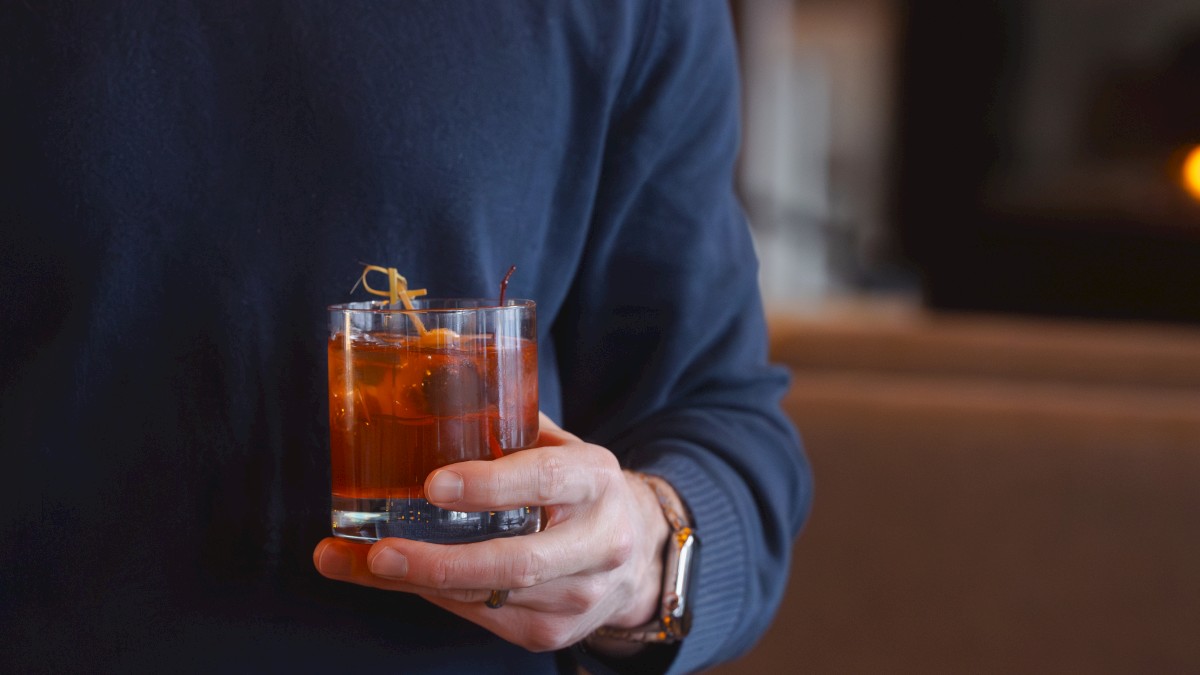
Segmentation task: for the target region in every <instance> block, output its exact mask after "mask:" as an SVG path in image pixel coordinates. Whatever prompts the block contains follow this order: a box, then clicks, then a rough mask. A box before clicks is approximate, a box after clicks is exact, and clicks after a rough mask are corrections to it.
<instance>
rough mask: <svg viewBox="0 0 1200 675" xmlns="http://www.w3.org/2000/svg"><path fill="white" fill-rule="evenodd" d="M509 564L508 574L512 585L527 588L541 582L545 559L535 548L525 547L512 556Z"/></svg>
mask: <svg viewBox="0 0 1200 675" xmlns="http://www.w3.org/2000/svg"><path fill="white" fill-rule="evenodd" d="M510 565H511V567H510V569H509V576H510V577H511V578H512V580H513V586H515V587H517V588H529V587H531V586H536V585H538V584H540V583H542V578H543V570H544V568H545V561H544V559H543V556H542V555H541V553H539V552H538V551H537V550H534V549H527V550H525V551H523V552H522V553H520V554H519V555H515V556H513V558H512V562H511V563H510Z"/></svg>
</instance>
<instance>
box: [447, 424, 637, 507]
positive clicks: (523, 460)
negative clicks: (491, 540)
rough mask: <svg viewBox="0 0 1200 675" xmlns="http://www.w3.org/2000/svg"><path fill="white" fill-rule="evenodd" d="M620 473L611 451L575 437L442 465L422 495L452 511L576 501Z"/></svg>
mask: <svg viewBox="0 0 1200 675" xmlns="http://www.w3.org/2000/svg"><path fill="white" fill-rule="evenodd" d="M620 476H621V467H620V464H619V463H618V462H617V458H616V457H615V456H614V455H613V454H612V453H611V452H609V451H608V450H605V449H604V448H601V447H599V446H596V445H591V444H588V443H583V442H582V441H578V442H574V443H565V444H563V445H552V446H543V447H540V448H530V449H528V450H522V451H520V452H514V453H513V454H511V455H506V456H504V457H501V458H500V459H495V460H488V461H472V462H460V463H458V464H451V465H449V466H446V467H442V468H441V469H438V470H437V471H434V472H433V473H431V474H430V475H429V477H428V478H426V479H425V496H426V498H428V499H429V501H430V502H432V503H433V504H435V505H437V506H439V507H441V508H444V509H450V510H452V511H507V510H510V509H517V508H522V507H525V506H556V505H567V504H582V503H586V502H589V501H593V500H595V499H596V498H597V497H598V496H599V495H600V494H601V493H602V492H603V491H604V490H605V489H606V487H607V483H608V481H610V480H612V479H613V478H614V477H618V478H619V477H620Z"/></svg>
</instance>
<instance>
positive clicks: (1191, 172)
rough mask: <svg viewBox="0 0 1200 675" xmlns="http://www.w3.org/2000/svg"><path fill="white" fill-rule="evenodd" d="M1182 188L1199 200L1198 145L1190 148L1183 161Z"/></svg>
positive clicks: (1199, 169) (1199, 162) (1199, 161)
mask: <svg viewBox="0 0 1200 675" xmlns="http://www.w3.org/2000/svg"><path fill="white" fill-rule="evenodd" d="M1183 187H1185V188H1187V191H1188V192H1190V193H1192V196H1193V197H1195V198H1196V199H1197V200H1200V145H1197V146H1196V147H1194V148H1192V149H1191V151H1190V152H1188V154H1187V157H1186V158H1185V159H1184V160H1183Z"/></svg>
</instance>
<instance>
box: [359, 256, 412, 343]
mask: <svg viewBox="0 0 1200 675" xmlns="http://www.w3.org/2000/svg"><path fill="white" fill-rule="evenodd" d="M370 272H383V273H384V274H386V275H387V277H388V289H387V290H386V291H382V290H379V289H375V288H371V284H368V283H367V274H369V273H370ZM358 283H360V284H362V287H363V288H364V289H366V291H367V292H368V293H370V294H371V295H379V296H382V297H385V298H388V300H389V302H391V303H392V304H393V305H394V304H396V303H397V302H400V303H403V304H404V309H407V310H409V311H412V310H413V304H412V301H413V298H419V297H421V296H422V295H425V293H426V291H425V289H424V288H422V289H419V290H409V288H408V279H405V278H404V277H403V276H401V275H400V273H399V272H397V271H396V268H395V267H380V266H379V265H364V266H363V273H362V276H361V277H359V278H358ZM409 318H411V319H412V321H413V325H415V326H416V327H417V333H418V334H419V335H420V336H421V337H422V338H424V337H425V335H426V333H428V332H429V331H427V330H426V329H425V324H423V323H421V318H420V317H419V316H417V315H415V314H410V315H409Z"/></svg>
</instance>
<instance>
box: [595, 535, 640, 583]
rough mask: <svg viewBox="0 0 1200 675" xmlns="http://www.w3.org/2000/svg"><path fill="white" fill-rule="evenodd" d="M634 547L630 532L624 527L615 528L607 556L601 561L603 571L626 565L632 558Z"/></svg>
mask: <svg viewBox="0 0 1200 675" xmlns="http://www.w3.org/2000/svg"><path fill="white" fill-rule="evenodd" d="M635 546H636V541H635V538H634V536H633V531H632V530H630V529H629V528H625V527H618V528H616V529H615V530H614V531H613V533H612V539H611V540H610V543H609V548H608V554H607V555H606V556H604V558H603V560H601V565H602V568H603V569H604V571H606V572H608V571H612V570H615V569H617V568H618V567H621V566H623V565H625V564H626V563H628V562H629V561H630V559H632V558H633V551H634V548H635Z"/></svg>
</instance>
